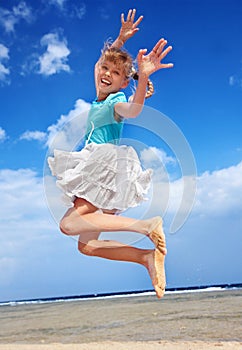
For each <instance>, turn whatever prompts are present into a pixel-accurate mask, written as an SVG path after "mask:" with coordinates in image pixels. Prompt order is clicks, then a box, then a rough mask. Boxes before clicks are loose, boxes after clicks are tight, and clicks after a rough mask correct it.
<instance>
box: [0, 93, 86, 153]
mask: <svg viewBox="0 0 242 350" xmlns="http://www.w3.org/2000/svg"><path fill="white" fill-rule="evenodd" d="M89 109H90V103H88V102H86V101H84V100H82V99H78V100H77V101H76V102H75V106H74V108H73V109H72V110H70V112H69V113H68V114H67V115H61V116H60V118H59V119H58V120H57V122H56V123H55V124H52V125H50V126H49V127H48V128H47V131H46V132H43V131H38V130H35V131H29V130H27V131H25V132H24V133H23V134H22V135H20V137H19V139H20V140H26V141H32V140H36V141H40V142H43V143H44V144H45V146H46V147H48V152H50V153H51V152H52V151H53V149H55V148H59V149H62V150H69V151H71V150H73V149H75V148H76V147H77V146H78V144H80V142H81V141H82V140H83V136H84V133H85V128H86V120H87V115H88V111H89ZM0 137H1V129H0Z"/></svg>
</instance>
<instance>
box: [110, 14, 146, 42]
mask: <svg viewBox="0 0 242 350" xmlns="http://www.w3.org/2000/svg"><path fill="white" fill-rule="evenodd" d="M135 15H136V9H133V10H129V12H128V14H127V18H126V20H125V19H124V14H123V13H122V14H121V28H120V31H119V35H118V37H117V39H116V40H115V41H114V42H113V43H112V46H114V47H117V48H121V47H122V46H123V45H124V44H125V43H126V41H127V40H128V39H130V38H132V36H134V35H135V34H136V33H137V32H138V31H139V28H138V25H139V24H140V22H141V21H142V19H143V16H140V17H139V18H138V19H137V21H135Z"/></svg>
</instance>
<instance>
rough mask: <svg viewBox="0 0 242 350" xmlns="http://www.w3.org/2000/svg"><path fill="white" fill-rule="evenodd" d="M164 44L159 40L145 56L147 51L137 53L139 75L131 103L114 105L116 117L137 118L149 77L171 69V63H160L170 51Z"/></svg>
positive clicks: (169, 47)
mask: <svg viewBox="0 0 242 350" xmlns="http://www.w3.org/2000/svg"><path fill="white" fill-rule="evenodd" d="M166 44H167V41H166V40H165V39H160V40H159V41H158V42H157V43H156V45H155V46H154V48H153V49H152V50H151V51H150V53H148V54H147V55H145V54H146V52H147V49H142V50H140V51H139V53H138V56H137V63H138V73H139V80H138V85H137V88H136V91H135V93H134V96H133V99H132V102H128V103H117V104H116V105H115V112H116V113H117V114H118V115H120V116H122V117H125V118H135V117H137V116H138V115H139V114H140V112H141V111H142V108H143V105H144V101H145V94H146V86H147V82H148V78H149V76H150V75H151V74H152V73H154V72H156V71H158V70H160V69H164V68H171V67H173V63H162V60H163V59H164V58H165V57H166V55H167V54H168V53H169V52H170V51H171V50H172V47H171V46H168V47H167V48H166V49H165V46H166Z"/></svg>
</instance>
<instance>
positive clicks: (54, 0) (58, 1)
mask: <svg viewBox="0 0 242 350" xmlns="http://www.w3.org/2000/svg"><path fill="white" fill-rule="evenodd" d="M66 1H67V0H49V3H50V4H51V5H56V6H58V7H60V8H63V6H64V3H65V2H66Z"/></svg>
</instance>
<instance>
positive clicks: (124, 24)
mask: <svg viewBox="0 0 242 350" xmlns="http://www.w3.org/2000/svg"><path fill="white" fill-rule="evenodd" d="M135 14H136V9H133V10H129V12H128V14H127V18H126V20H125V19H124V14H123V13H122V14H121V28H120V31H119V35H118V37H117V39H115V41H114V42H113V43H112V45H111V46H113V47H117V48H119V49H120V48H121V47H122V46H123V45H124V44H125V43H126V41H127V40H128V39H129V38H131V37H132V36H134V35H135V33H137V32H138V31H139V28H138V25H139V24H140V22H141V21H142V19H143V16H140V17H139V18H138V19H137V21H135ZM99 60H100V59H99ZM99 60H98V61H97V62H96V64H95V68H94V79H95V86H96V90H97V69H98V64H99Z"/></svg>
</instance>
